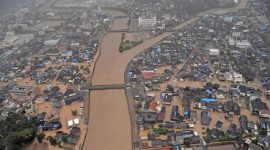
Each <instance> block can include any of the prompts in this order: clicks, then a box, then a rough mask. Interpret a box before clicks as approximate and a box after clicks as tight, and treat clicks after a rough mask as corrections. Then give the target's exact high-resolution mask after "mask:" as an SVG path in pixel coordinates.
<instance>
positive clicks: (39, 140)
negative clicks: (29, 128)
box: [37, 133, 46, 143]
mask: <svg viewBox="0 0 270 150" xmlns="http://www.w3.org/2000/svg"><path fill="white" fill-rule="evenodd" d="M45 136H46V135H45V134H44V133H38V134H37V140H38V142H39V143H42V141H43V139H44V138H45Z"/></svg>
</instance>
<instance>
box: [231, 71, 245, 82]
mask: <svg viewBox="0 0 270 150" xmlns="http://www.w3.org/2000/svg"><path fill="white" fill-rule="evenodd" d="M232 76H233V82H234V83H243V82H244V78H243V76H242V74H240V73H236V72H233V73H232Z"/></svg>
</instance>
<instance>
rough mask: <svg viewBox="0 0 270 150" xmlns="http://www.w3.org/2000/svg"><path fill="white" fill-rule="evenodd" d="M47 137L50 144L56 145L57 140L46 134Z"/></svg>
mask: <svg viewBox="0 0 270 150" xmlns="http://www.w3.org/2000/svg"><path fill="white" fill-rule="evenodd" d="M47 139H48V140H49V142H50V143H51V145H57V140H56V139H55V138H53V137H52V136H48V137H47Z"/></svg>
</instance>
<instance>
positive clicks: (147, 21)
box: [139, 17, 157, 29]
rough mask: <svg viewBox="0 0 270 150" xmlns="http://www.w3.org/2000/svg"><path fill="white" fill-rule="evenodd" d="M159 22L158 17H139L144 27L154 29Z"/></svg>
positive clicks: (141, 25) (140, 23) (140, 24)
mask: <svg viewBox="0 0 270 150" xmlns="http://www.w3.org/2000/svg"><path fill="white" fill-rule="evenodd" d="M156 23H157V17H150V18H143V17H139V27H140V28H142V29H153V28H154V27H155V25H156Z"/></svg>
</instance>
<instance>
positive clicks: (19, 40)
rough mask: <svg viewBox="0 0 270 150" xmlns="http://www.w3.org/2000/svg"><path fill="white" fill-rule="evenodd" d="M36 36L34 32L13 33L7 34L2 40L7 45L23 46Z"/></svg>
mask: <svg viewBox="0 0 270 150" xmlns="http://www.w3.org/2000/svg"><path fill="white" fill-rule="evenodd" d="M33 38H34V35H33V34H23V35H13V36H6V37H5V40H4V41H2V43H4V45H5V46H7V47H8V46H15V47H17V46H22V45H23V44H25V43H28V42H30V41H31V40H32V39H33Z"/></svg>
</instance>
